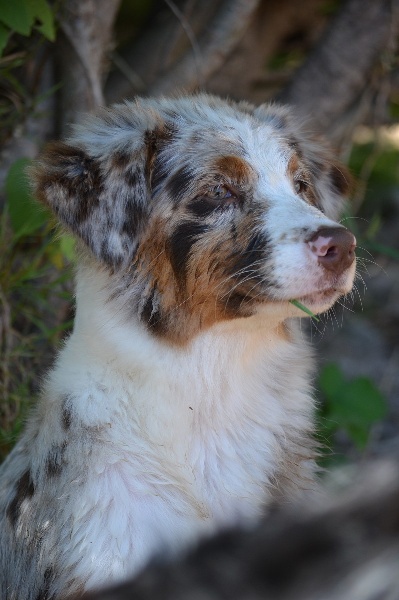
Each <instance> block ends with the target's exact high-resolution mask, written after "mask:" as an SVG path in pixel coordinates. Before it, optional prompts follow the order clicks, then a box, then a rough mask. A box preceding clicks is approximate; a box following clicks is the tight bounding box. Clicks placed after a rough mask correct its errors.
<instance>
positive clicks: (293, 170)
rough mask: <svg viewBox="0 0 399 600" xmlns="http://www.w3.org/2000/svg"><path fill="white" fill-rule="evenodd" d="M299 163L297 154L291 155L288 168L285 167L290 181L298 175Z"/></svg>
mask: <svg viewBox="0 0 399 600" xmlns="http://www.w3.org/2000/svg"><path fill="white" fill-rule="evenodd" d="M300 166H301V165H300V162H299V158H298V155H297V154H293V155H292V156H291V158H290V160H289V162H288V166H287V173H288V175H289V176H290V177H291V179H294V176H295V175H296V174H297V173H298V171H299V168H300Z"/></svg>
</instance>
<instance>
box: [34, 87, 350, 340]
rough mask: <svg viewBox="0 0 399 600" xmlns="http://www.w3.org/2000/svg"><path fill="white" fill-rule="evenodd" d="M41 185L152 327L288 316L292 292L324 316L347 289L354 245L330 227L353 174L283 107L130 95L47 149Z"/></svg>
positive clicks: (159, 331)
mask: <svg viewBox="0 0 399 600" xmlns="http://www.w3.org/2000/svg"><path fill="white" fill-rule="evenodd" d="M34 179H35V182H36V192H37V195H38V197H39V198H40V199H41V200H42V201H43V202H44V203H45V204H47V205H48V206H49V207H50V208H51V209H52V211H53V212H54V213H55V215H56V216H57V218H58V219H59V220H60V222H61V223H62V224H63V225H65V226H67V228H68V229H69V230H71V231H72V232H73V233H74V234H75V235H76V236H77V237H78V238H79V239H80V240H81V241H82V242H83V244H84V246H85V247H86V248H87V249H88V250H89V251H90V254H91V255H92V257H94V259H95V261H97V263H98V266H100V265H102V266H103V267H104V268H106V269H107V270H108V271H109V273H110V276H111V279H112V282H113V284H112V285H113V286H114V290H113V292H114V293H119V294H121V295H124V296H127V297H130V300H131V306H134V309H135V311H136V313H137V316H138V318H139V319H140V320H141V321H142V322H143V323H144V324H145V325H146V326H147V327H148V328H149V329H150V330H152V331H153V332H154V334H156V335H160V336H166V337H169V338H171V339H175V340H178V339H180V338H182V337H183V338H186V339H187V337H190V336H191V335H193V334H194V333H195V332H197V331H198V330H200V329H201V328H205V327H209V326H210V325H212V324H213V323H214V322H216V321H219V320H223V319H232V318H236V317H248V316H251V315H253V314H255V313H260V312H262V311H264V310H265V307H266V308H267V307H268V306H269V307H270V306H272V305H273V306H274V307H276V306H280V307H282V312H281V314H282V315H285V316H289V314H293V311H295V310H297V309H295V308H294V307H292V305H289V301H290V300H292V299H297V300H299V301H301V302H302V303H303V304H305V305H307V306H308V307H309V308H310V309H311V310H312V311H314V312H321V311H324V310H326V309H328V308H329V307H330V306H331V305H332V304H333V303H334V302H335V300H336V299H337V298H338V297H339V296H340V295H342V294H345V293H347V292H349V291H350V289H351V286H352V282H353V276H354V270H355V259H354V248H355V239H354V237H353V236H352V234H351V233H349V232H348V230H347V229H345V228H344V227H342V226H341V225H339V224H338V223H337V222H336V221H335V220H336V219H337V217H338V215H339V213H340V210H341V208H342V203H343V198H344V197H345V195H346V194H347V192H348V178H347V175H346V173H345V171H344V170H343V169H342V167H341V166H340V165H339V164H338V163H337V161H336V160H335V159H334V158H333V156H332V155H331V154H330V152H329V150H328V149H327V147H326V146H325V145H324V144H323V143H322V142H321V141H320V140H318V139H316V138H314V137H312V136H308V135H306V134H305V133H304V131H303V129H302V128H301V127H300V126H299V125H298V124H297V123H296V122H295V120H294V119H293V118H292V117H291V114H290V111H289V109H287V108H283V107H277V106H261V107H259V108H255V107H253V106H251V105H249V104H246V103H241V104H234V103H230V102H224V101H222V100H219V99H217V98H214V97H210V96H205V95H200V96H195V97H188V98H181V99H176V100H167V99H163V100H138V101H136V102H133V103H125V104H123V105H119V106H116V107H113V108H111V109H109V110H103V111H102V112H101V113H100V114H98V115H97V116H92V117H89V118H88V119H87V121H86V122H85V123H84V124H83V125H82V126H80V127H79V128H78V129H77V130H76V132H75V135H74V136H73V138H71V139H70V140H69V141H68V142H67V143H55V144H53V145H50V146H49V148H48V150H47V151H46V152H45V153H44V155H43V157H42V161H41V162H40V163H39V164H38V166H37V167H36V169H35V171H34ZM287 307H290V310H291V313H290V311H289V310H288V308H287ZM297 314H298V312H297Z"/></svg>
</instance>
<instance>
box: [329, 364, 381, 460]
mask: <svg viewBox="0 0 399 600" xmlns="http://www.w3.org/2000/svg"><path fill="white" fill-rule="evenodd" d="M319 385H320V388H321V391H322V392H323V394H324V396H325V403H324V406H323V407H322V409H321V415H320V416H321V421H320V425H321V433H322V434H324V435H326V436H329V435H330V434H331V433H333V432H334V431H337V430H338V429H343V430H344V431H346V433H347V434H348V435H349V437H350V438H351V440H352V441H353V442H354V444H355V445H356V446H357V447H358V448H364V446H365V445H366V444H367V441H368V438H369V433H370V429H371V427H372V425H373V424H374V423H376V422H378V421H379V420H381V419H382V418H383V417H384V416H385V415H386V413H387V403H386V400H385V398H384V396H383V394H381V392H380V391H379V390H378V389H377V387H376V386H375V385H374V383H373V382H372V381H371V380H370V379H369V378H367V377H357V378H355V379H353V380H351V381H349V380H347V379H346V378H345V377H344V375H343V373H342V371H341V370H340V368H339V367H338V366H337V365H334V364H329V365H326V366H325V367H324V369H323V370H322V372H321V374H320V379H319Z"/></svg>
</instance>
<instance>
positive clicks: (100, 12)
mask: <svg viewBox="0 0 399 600" xmlns="http://www.w3.org/2000/svg"><path fill="white" fill-rule="evenodd" d="M120 2H121V0H67V1H66V2H65V3H64V4H63V12H62V14H61V15H60V27H61V35H60V37H59V40H58V44H57V45H58V66H59V73H58V77H57V79H59V80H61V81H62V88H61V94H60V108H59V129H60V133H61V134H63V133H65V128H66V126H67V124H68V123H70V122H73V121H75V120H76V116H77V115H78V114H79V113H81V112H87V111H91V110H93V109H94V108H95V107H96V106H99V105H101V104H104V95H103V76H104V73H105V71H106V60H105V57H106V54H107V52H108V50H109V47H110V44H111V41H112V35H113V24H114V19H115V16H116V13H117V10H118V8H119V5H120Z"/></svg>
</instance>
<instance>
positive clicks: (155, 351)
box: [0, 94, 356, 600]
mask: <svg viewBox="0 0 399 600" xmlns="http://www.w3.org/2000/svg"><path fill="white" fill-rule="evenodd" d="M291 112H292V111H291V110H290V109H289V108H286V107H280V106H274V105H262V106H260V107H255V106H252V105H250V104H248V103H245V102H241V103H234V102H232V101H224V100H221V99H219V98H216V97H213V96H209V95H205V94H199V95H196V96H191V97H182V98H176V99H137V100H135V101H133V102H126V103H124V104H121V105H116V106H114V107H112V108H111V109H102V110H101V111H100V112H99V113H97V114H96V115H94V116H93V115H92V116H88V117H87V118H86V120H85V121H84V122H83V123H82V124H81V125H79V126H77V127H76V128H75V130H74V133H73V135H72V137H71V138H70V139H69V140H68V141H67V142H55V143H53V144H50V145H49V146H48V148H47V150H45V151H44V153H43V155H42V157H41V160H40V161H38V163H37V164H36V166H35V167H34V168H33V170H32V172H31V177H32V180H33V182H34V189H35V192H36V195H37V197H38V199H39V200H40V201H41V202H43V203H44V204H45V205H46V206H47V207H49V208H50V209H51V210H52V211H53V213H54V215H55V216H56V218H57V220H58V221H59V222H60V223H61V225H62V226H63V227H65V228H66V229H67V230H69V231H70V232H72V233H73V234H74V236H75V238H76V240H77V253H78V256H79V260H78V266H77V271H76V317H75V324H74V329H73V332H72V334H71V335H70V337H69V338H68V339H67V341H66V342H65V344H64V346H63V348H62V349H61V351H60V353H59V356H58V358H57V360H56V363H55V366H54V367H53V368H52V370H51V371H50V373H49V374H48V375H47V377H46V379H45V382H44V385H43V391H42V395H41V399H40V401H39V402H38V405H37V406H36V408H35V411H34V413H33V414H32V415H31V418H30V420H29V422H28V424H27V427H26V431H25V433H24V435H23V436H22V438H21V440H20V441H19V443H18V444H17V445H16V447H15V448H14V450H13V451H12V452H11V454H10V455H9V457H8V458H7V459H6V461H5V463H4V464H3V466H2V469H1V491H0V507H1V511H0V532H1V542H0V572H1V573H2V580H1V598H2V600H39V599H44V598H46V599H57V600H63V599H65V598H68V597H69V596H72V595H74V596H76V595H77V596H78V595H80V594H83V593H84V592H86V591H87V590H94V589H97V588H101V587H102V586H104V585H106V584H109V583H111V582H115V581H119V580H121V579H123V578H125V577H127V576H132V575H134V574H135V573H138V572H139V571H140V570H141V569H142V568H143V567H144V566H145V565H146V564H148V563H149V561H151V560H152V559H154V557H158V558H159V557H160V558H161V559H165V560H166V559H169V558H170V557H173V556H175V555H176V554H179V553H181V552H182V551H183V550H185V549H186V548H189V547H190V546H191V545H192V544H193V543H194V542H196V541H197V540H198V539H200V538H202V537H206V536H209V535H210V534H212V533H213V532H215V531H218V530H223V529H226V528H228V527H230V526H236V525H237V526H244V527H245V526H247V525H249V524H251V523H253V522H254V521H256V519H258V518H259V517H260V515H262V514H265V513H266V512H267V511H268V507H270V506H272V505H273V504H275V503H276V502H277V503H282V502H294V501H295V500H296V499H297V498H300V497H301V496H302V495H306V494H308V493H310V492H309V490H311V489H312V488H313V487H314V485H315V482H316V479H317V467H316V462H315V457H316V452H317V450H316V448H315V442H314V440H313V431H314V415H313V413H314V400H313V398H312V374H313V359H312V353H311V350H310V349H309V347H308V345H307V342H306V341H305V339H304V337H303V335H302V334H301V332H300V329H299V321H300V320H299V318H298V317H304V316H306V315H305V313H304V312H303V311H302V310H301V305H303V306H306V307H307V309H308V310H310V311H312V312H313V313H314V314H318V313H321V312H323V311H326V310H328V309H329V308H330V307H331V306H332V305H333V304H334V303H335V301H336V300H337V299H338V298H339V297H341V296H344V295H346V294H348V293H349V292H350V290H351V288H352V284H353V280H354V275H355V268H356V267H355V265H356V260H355V246H356V240H355V238H354V236H353V235H352V233H350V232H349V231H348V230H347V229H346V228H345V227H343V226H342V225H341V224H339V223H338V222H337V219H338V218H339V214H340V211H341V209H342V206H343V202H344V199H345V197H346V196H347V194H348V185H349V184H348V181H349V180H348V177H347V175H346V173H345V171H344V170H343V168H342V166H341V165H340V164H339V163H338V162H337V160H336V159H335V158H334V157H333V155H332V154H331V153H330V151H329V149H328V147H327V146H326V145H325V144H324V143H323V142H322V141H321V140H319V139H318V138H316V137H314V136H311V135H310V134H308V133H307V132H306V130H305V129H304V127H303V126H302V125H300V124H299V123H298V122H297V121H296V120H295V118H294V117H293V116H292V114H291ZM292 301H294V303H293V302H292ZM295 301H296V302H295ZM298 302H299V303H301V304H298Z"/></svg>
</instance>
